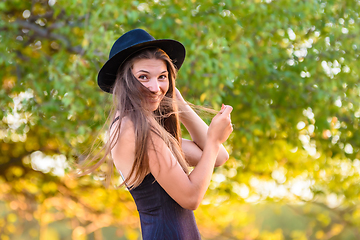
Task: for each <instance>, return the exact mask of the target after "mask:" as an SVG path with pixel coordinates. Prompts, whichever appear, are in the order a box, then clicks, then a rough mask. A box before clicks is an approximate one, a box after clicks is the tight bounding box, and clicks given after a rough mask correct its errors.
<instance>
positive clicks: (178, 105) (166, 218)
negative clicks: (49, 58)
mask: <svg viewBox="0 0 360 240" xmlns="http://www.w3.org/2000/svg"><path fill="white" fill-rule="evenodd" d="M184 58H185V48H184V46H183V45H182V44H181V43H179V42H177V41H175V40H169V39H167V40H164V39H163V40H156V39H154V38H153V37H152V36H151V35H150V34H148V33H147V32H146V31H144V30H141V29H135V30H132V31H129V32H127V33H125V34H124V35H123V36H121V37H120V38H119V39H118V40H117V41H116V42H115V43H114V45H113V47H112V49H111V51H110V57H109V60H108V61H107V62H106V63H105V64H104V66H103V67H102V69H101V70H100V72H99V74H98V85H99V87H100V88H101V89H102V90H104V91H106V92H109V93H112V94H113V99H114V101H113V102H114V114H113V119H114V121H113V122H112V125H111V127H110V140H109V149H110V151H111V155H112V159H113V161H114V164H115V167H116V169H117V170H118V171H119V173H120V174H121V176H122V177H123V179H124V183H125V184H126V186H127V187H128V188H129V190H130V193H131V195H132V196H133V198H134V200H135V203H136V206H137V209H138V211H139V215H140V222H141V230H142V236H143V239H144V240H147V239H157V240H159V239H189V240H196V239H200V234H199V231H198V229H197V226H196V222H195V219H194V214H193V211H192V210H194V209H196V208H197V207H198V206H199V204H200V202H201V200H202V199H203V197H204V195H205V192H206V190H207V188H208V186H209V183H210V179H211V175H212V172H213V170H214V167H215V166H220V165H222V164H223V163H224V162H225V161H226V160H227V159H228V157H229V156H228V153H227V152H226V150H225V148H224V147H223V146H222V143H223V142H224V141H226V139H227V138H228V136H229V135H230V133H231V132H232V126H231V120H230V112H231V111H232V107H231V106H225V105H223V107H222V109H221V111H220V112H218V113H217V115H216V116H215V117H214V118H213V119H212V122H211V124H210V126H207V125H206V123H205V122H204V121H203V120H202V119H201V118H200V117H199V116H198V115H197V114H196V113H195V112H194V111H193V110H192V108H191V107H190V106H189V105H188V104H187V103H186V101H185V100H184V99H183V97H182V96H181V94H180V92H179V91H178V90H177V88H176V87H175V79H176V74H177V70H178V69H180V67H181V65H182V63H183V61H184ZM180 122H181V123H182V124H183V125H184V126H185V127H186V129H187V130H188V132H189V133H190V135H191V138H192V140H186V139H182V138H181V132H180ZM188 166H194V169H193V170H192V171H191V173H189V170H188Z"/></svg>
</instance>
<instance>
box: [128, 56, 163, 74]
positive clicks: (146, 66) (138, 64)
mask: <svg viewBox="0 0 360 240" xmlns="http://www.w3.org/2000/svg"><path fill="white" fill-rule="evenodd" d="M132 69H133V70H134V71H139V70H153V71H156V70H161V71H164V70H167V66H166V63H165V61H163V60H160V59H137V60H135V61H134V63H133V66H132Z"/></svg>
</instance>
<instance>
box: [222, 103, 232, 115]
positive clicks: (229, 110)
mask: <svg viewBox="0 0 360 240" xmlns="http://www.w3.org/2000/svg"><path fill="white" fill-rule="evenodd" d="M232 110H233V107H232V106H230V105H225V108H224V109H223V110H222V114H223V115H228V116H229V117H230V113H231V111H232Z"/></svg>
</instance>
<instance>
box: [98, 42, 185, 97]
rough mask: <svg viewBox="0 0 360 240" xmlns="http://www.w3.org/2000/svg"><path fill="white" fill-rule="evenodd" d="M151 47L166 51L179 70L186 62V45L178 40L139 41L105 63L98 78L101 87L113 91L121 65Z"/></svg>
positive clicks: (109, 91) (106, 90)
mask: <svg viewBox="0 0 360 240" xmlns="http://www.w3.org/2000/svg"><path fill="white" fill-rule="evenodd" d="M149 47H158V48H160V49H162V50H163V51H164V52H166V54H167V55H168V56H169V58H170V59H171V60H172V62H173V64H174V65H175V66H176V68H177V69H178V70H179V69H180V67H181V65H182V64H183V62H184V59H185V54H186V51H185V47H184V45H182V43H180V42H178V41H176V40H172V39H158V40H152V41H147V42H143V43H139V44H136V45H133V46H130V47H128V48H126V49H124V50H122V51H121V52H118V53H117V54H115V55H114V56H113V57H112V58H110V59H109V60H108V61H107V62H106V63H105V64H104V66H103V67H102V68H101V69H100V71H99V74H98V78H97V82H98V85H99V87H100V88H101V89H102V90H103V91H105V92H108V93H112V88H113V85H114V83H115V80H116V74H117V71H118V69H119V67H120V66H121V65H122V64H123V63H124V62H125V60H126V59H128V58H129V57H130V56H131V55H133V54H134V53H136V52H138V51H140V50H142V49H144V48H149Z"/></svg>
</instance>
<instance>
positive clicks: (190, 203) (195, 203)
mask: <svg viewBox="0 0 360 240" xmlns="http://www.w3.org/2000/svg"><path fill="white" fill-rule="evenodd" d="M201 200H202V198H199V197H190V198H188V199H187V201H186V202H184V203H182V204H180V205H181V207H183V208H185V209H188V210H191V211H194V210H196V209H197V208H198V207H199V206H200V203H201Z"/></svg>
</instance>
